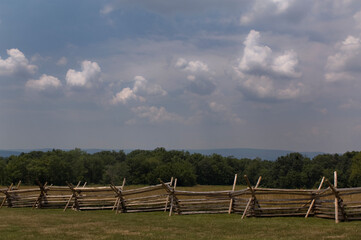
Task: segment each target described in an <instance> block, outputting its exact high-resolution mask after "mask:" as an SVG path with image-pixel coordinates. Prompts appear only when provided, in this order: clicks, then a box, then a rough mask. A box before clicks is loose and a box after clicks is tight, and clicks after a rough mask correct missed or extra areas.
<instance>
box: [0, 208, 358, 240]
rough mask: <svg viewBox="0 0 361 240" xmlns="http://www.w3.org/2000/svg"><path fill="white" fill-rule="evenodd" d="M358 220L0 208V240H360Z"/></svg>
mask: <svg viewBox="0 0 361 240" xmlns="http://www.w3.org/2000/svg"><path fill="white" fill-rule="evenodd" d="M360 238H361V222H356V221H355V222H343V223H339V224H335V223H334V221H333V220H325V219H317V218H308V219H304V218H247V219H244V220H241V216H240V215H237V214H231V215H228V214H217V215H188V216H181V215H175V216H172V217H168V213H163V212H159V213H128V214H118V215H116V214H114V212H112V211H84V212H75V211H71V210H68V211H66V212H63V211H62V210H54V209H51V210H45V209H35V210H31V209H8V208H2V209H0V239H207V240H210V239H278V240H279V239H360Z"/></svg>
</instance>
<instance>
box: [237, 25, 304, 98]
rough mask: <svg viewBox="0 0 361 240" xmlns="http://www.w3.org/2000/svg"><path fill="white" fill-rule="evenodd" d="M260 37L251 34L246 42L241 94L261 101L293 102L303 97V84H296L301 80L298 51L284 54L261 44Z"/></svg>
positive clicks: (242, 65)
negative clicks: (292, 100) (270, 99)
mask: <svg viewBox="0 0 361 240" xmlns="http://www.w3.org/2000/svg"><path fill="white" fill-rule="evenodd" d="M260 37H261V35H260V33H259V32H257V31H255V30H251V31H250V32H249V34H248V36H247V38H246V40H245V41H244V51H243V56H242V58H241V59H240V60H239V64H238V67H237V68H236V71H237V73H238V76H239V79H240V86H241V90H242V91H243V92H244V93H245V94H246V95H251V96H252V97H256V98H260V99H269V98H274V99H279V100H282V99H293V98H296V97H298V96H299V95H300V94H301V88H302V87H303V84H302V83H300V82H295V80H296V79H298V78H300V77H301V75H302V74H301V72H299V71H298V70H297V69H298V65H299V61H298V57H297V53H296V52H295V51H294V50H287V51H285V52H284V53H283V54H280V53H274V52H273V51H272V49H271V48H270V47H268V46H266V45H262V44H261V43H260Z"/></svg>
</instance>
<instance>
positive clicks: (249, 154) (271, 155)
mask: <svg viewBox="0 0 361 240" xmlns="http://www.w3.org/2000/svg"><path fill="white" fill-rule="evenodd" d="M51 150H53V149H52V148H43V149H15V150H0V156H1V157H9V156H11V155H16V156H18V155H20V154H21V153H22V152H24V153H28V152H31V151H43V152H47V151H51ZM62 150H64V151H69V150H70V149H62ZM82 150H83V151H85V152H87V153H89V154H94V153H96V152H101V151H112V149H94V148H88V149H82ZM122 150H123V151H124V152H125V153H127V154H128V153H130V152H131V151H133V150H134V149H122ZM167 150H172V149H167ZM173 150H179V151H188V152H189V153H191V154H192V153H200V154H203V155H212V154H219V155H221V156H224V157H229V156H233V157H235V158H238V159H239V158H249V159H255V158H260V159H262V160H270V161H275V160H276V159H277V158H278V157H281V156H285V155H287V154H290V153H292V152H294V151H288V150H274V149H257V148H215V149H173ZM115 151H119V150H115ZM299 153H301V154H302V155H304V156H306V157H309V158H310V159H312V158H314V157H315V156H317V155H319V154H324V153H323V152H299Z"/></svg>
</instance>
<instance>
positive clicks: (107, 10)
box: [100, 4, 114, 15]
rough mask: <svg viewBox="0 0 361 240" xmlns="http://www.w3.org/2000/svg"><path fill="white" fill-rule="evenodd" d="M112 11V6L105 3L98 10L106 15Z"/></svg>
mask: <svg viewBox="0 0 361 240" xmlns="http://www.w3.org/2000/svg"><path fill="white" fill-rule="evenodd" d="M113 11H114V6H112V5H110V4H107V5H105V6H104V7H103V8H102V9H101V10H100V13H101V14H103V15H107V14H109V13H111V12H113Z"/></svg>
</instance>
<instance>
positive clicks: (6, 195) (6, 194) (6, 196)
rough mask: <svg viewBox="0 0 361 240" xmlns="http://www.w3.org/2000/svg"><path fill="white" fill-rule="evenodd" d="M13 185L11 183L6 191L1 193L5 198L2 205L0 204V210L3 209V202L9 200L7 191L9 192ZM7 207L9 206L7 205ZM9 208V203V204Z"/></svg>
mask: <svg viewBox="0 0 361 240" xmlns="http://www.w3.org/2000/svg"><path fill="white" fill-rule="evenodd" d="M13 185H14V184H13V183H11V185H10V186H9V187H8V189H7V190H5V191H4V192H3V193H4V194H5V197H4V200H3V201H2V203H1V206H0V208H2V207H3V205H4V204H5V202H6V201H7V199H8V198H9V193H8V192H9V191H10V190H11V188H12V187H13ZM8 206H9V204H8ZM10 206H11V203H10Z"/></svg>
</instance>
